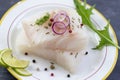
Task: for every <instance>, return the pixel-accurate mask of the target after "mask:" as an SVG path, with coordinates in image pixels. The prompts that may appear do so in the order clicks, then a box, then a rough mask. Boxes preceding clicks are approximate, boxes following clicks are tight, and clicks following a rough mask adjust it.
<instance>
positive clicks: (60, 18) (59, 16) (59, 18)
mask: <svg viewBox="0 0 120 80" xmlns="http://www.w3.org/2000/svg"><path fill="white" fill-rule="evenodd" d="M56 21H60V22H63V23H64V24H65V26H68V25H69V24H70V18H69V16H67V13H66V12H65V11H61V12H59V13H58V14H56V15H55V17H54V22H56Z"/></svg>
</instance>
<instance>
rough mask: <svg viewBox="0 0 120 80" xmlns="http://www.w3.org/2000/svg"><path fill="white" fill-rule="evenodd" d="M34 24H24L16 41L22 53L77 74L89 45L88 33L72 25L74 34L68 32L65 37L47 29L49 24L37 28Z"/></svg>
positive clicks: (49, 28) (25, 21)
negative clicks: (37, 57) (81, 59)
mask: <svg viewBox="0 0 120 80" xmlns="http://www.w3.org/2000/svg"><path fill="white" fill-rule="evenodd" d="M70 19H71V17H70ZM34 22H35V21H34V20H32V19H29V20H24V21H23V23H22V26H23V30H22V31H21V33H20V35H19V36H18V38H17V41H16V43H17V47H18V48H19V49H20V51H22V52H29V53H31V54H33V55H37V56H40V57H41V58H43V59H47V60H50V61H53V62H55V63H57V64H58V65H60V66H62V67H63V68H64V69H66V70H68V71H69V72H71V73H75V72H76V71H77V68H78V67H79V66H78V64H79V62H80V54H81V53H82V51H84V50H85V48H86V46H87V43H88V37H87V34H86V32H85V31H84V30H83V29H82V28H77V26H76V23H71V25H74V29H73V31H72V33H69V32H67V31H66V32H65V33H64V34H63V35H57V34H55V33H54V32H53V31H52V29H51V27H48V29H46V28H45V26H47V24H48V23H46V24H44V25H42V26H37V25H33V24H34ZM70 53H73V55H71V54H70ZM77 53H78V57H77V58H76V57H75V55H76V54H77Z"/></svg>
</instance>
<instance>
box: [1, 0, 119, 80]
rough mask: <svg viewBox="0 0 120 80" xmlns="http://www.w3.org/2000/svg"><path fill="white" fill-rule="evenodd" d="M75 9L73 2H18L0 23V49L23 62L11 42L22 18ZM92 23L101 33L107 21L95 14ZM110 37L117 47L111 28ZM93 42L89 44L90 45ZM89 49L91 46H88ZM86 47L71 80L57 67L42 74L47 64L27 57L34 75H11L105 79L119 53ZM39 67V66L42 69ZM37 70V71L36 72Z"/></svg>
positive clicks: (35, 78)
mask: <svg viewBox="0 0 120 80" xmlns="http://www.w3.org/2000/svg"><path fill="white" fill-rule="evenodd" d="M63 8H64V9H72V10H74V9H75V6H74V3H73V1H72V0H26V1H20V2H19V3H17V4H16V5H14V6H13V7H12V8H11V9H10V10H9V11H8V12H7V13H6V14H5V15H4V16H3V18H2V19H1V23H0V26H1V27H0V49H4V48H12V50H13V52H14V54H15V55H16V53H18V55H20V56H17V57H19V58H26V57H24V56H23V55H21V54H19V52H16V51H15V47H14V42H15V39H16V36H17V34H18V33H19V30H20V29H21V21H22V19H23V18H26V17H29V16H31V15H33V14H34V13H38V12H43V11H49V10H54V9H63ZM93 12H94V15H93V16H92V19H93V20H94V23H95V25H98V27H99V28H101V29H103V26H105V25H106V24H107V20H106V19H105V18H104V17H103V15H101V14H100V13H99V12H98V11H97V10H94V11H93ZM110 35H111V38H112V39H113V41H114V42H116V43H117V38H116V35H115V33H114V30H113V29H112V27H111V26H110ZM91 42H92V41H91ZM89 46H92V44H89ZM91 48H92V47H89V48H88V49H87V51H88V52H89V54H88V55H83V58H82V60H81V64H80V68H79V70H78V74H74V75H72V74H71V77H70V78H67V74H68V73H69V72H67V71H65V70H64V69H63V68H61V67H60V66H57V64H56V66H57V69H56V70H49V71H44V68H45V67H47V66H48V65H49V61H46V60H43V59H41V58H39V57H27V58H26V59H29V60H30V61H31V63H30V66H29V67H28V70H29V71H30V72H31V73H32V74H33V76H30V77H23V76H19V75H16V74H14V72H12V71H10V73H11V74H12V75H13V76H14V77H16V78H17V79H18V80H101V79H103V80H104V79H106V78H107V77H108V75H109V74H110V73H111V72H112V70H113V68H114V66H115V64H116V61H117V57H118V49H117V48H115V47H113V46H107V47H105V48H104V49H102V50H101V51H94V50H92V49H91ZM32 59H37V61H39V62H38V63H36V64H33V63H32ZM41 64H42V65H41ZM37 67H40V71H37V70H36V68H37ZM52 72H53V73H54V74H55V76H54V77H51V76H50V73H52Z"/></svg>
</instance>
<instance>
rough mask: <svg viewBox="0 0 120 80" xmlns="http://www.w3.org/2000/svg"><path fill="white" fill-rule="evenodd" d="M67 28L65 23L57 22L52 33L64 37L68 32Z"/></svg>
mask: <svg viewBox="0 0 120 80" xmlns="http://www.w3.org/2000/svg"><path fill="white" fill-rule="evenodd" d="M66 30H67V27H66V26H65V24H64V23H63V22H60V21H57V22H54V23H53V25H52V31H53V32H54V33H56V34H58V35H62V34H64V33H65V32H66Z"/></svg>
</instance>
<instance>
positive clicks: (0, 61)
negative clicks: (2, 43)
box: [0, 49, 11, 67]
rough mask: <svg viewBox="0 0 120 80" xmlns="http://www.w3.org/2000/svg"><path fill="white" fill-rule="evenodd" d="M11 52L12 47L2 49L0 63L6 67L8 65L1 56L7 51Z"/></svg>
mask: <svg viewBox="0 0 120 80" xmlns="http://www.w3.org/2000/svg"><path fill="white" fill-rule="evenodd" d="M7 51H8V52H11V50H10V49H3V50H1V51H0V65H1V66H4V67H7V65H6V64H4V62H3V61H2V60H1V58H2V55H3V54H4V53H5V52H7Z"/></svg>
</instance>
